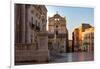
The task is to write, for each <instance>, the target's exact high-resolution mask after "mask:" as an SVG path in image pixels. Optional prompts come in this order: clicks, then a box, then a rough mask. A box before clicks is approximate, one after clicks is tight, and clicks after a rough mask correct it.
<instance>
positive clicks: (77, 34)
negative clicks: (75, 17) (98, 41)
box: [72, 23, 92, 51]
mask: <svg viewBox="0 0 100 69" xmlns="http://www.w3.org/2000/svg"><path fill="white" fill-rule="evenodd" d="M91 27H92V26H91V25H89V24H85V23H82V25H81V26H80V27H78V28H76V29H75V30H74V31H73V36H72V38H73V50H74V51H82V46H83V32H84V31H85V30H86V29H88V28H91Z"/></svg>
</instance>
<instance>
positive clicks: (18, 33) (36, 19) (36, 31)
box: [15, 4, 49, 63]
mask: <svg viewBox="0 0 100 69" xmlns="http://www.w3.org/2000/svg"><path fill="white" fill-rule="evenodd" d="M46 23H47V9H46V7H45V6H44V5H29V4H15V63H17V62H20V63H22V62H26V63H27V61H28V62H30V61H33V62H35V61H36V62H46V61H47V60H48V58H49V52H48V37H47V31H46ZM41 42H42V43H41ZM43 43H44V45H43ZM40 57H41V58H42V59H41V58H40Z"/></svg>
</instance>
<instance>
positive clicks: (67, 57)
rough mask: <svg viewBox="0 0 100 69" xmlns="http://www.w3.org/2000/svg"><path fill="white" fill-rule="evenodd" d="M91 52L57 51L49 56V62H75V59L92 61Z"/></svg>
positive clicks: (92, 55)
mask: <svg viewBox="0 0 100 69" xmlns="http://www.w3.org/2000/svg"><path fill="white" fill-rule="evenodd" d="M93 60H94V53H93V52H75V53H59V54H52V55H51V56H50V62H51V63H52V62H54V63H56V62H57V63H59V62H77V61H93Z"/></svg>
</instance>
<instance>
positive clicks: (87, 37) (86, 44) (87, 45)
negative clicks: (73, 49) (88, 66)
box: [82, 27, 94, 52]
mask: <svg viewBox="0 0 100 69" xmlns="http://www.w3.org/2000/svg"><path fill="white" fill-rule="evenodd" d="M82 50H84V51H88V52H91V51H94V28H93V27H92V28H89V29H86V30H85V32H84V33H83V47H82Z"/></svg>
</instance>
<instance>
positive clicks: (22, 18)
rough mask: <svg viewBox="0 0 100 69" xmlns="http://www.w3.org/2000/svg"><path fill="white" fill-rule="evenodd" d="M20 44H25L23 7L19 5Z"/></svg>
mask: <svg viewBox="0 0 100 69" xmlns="http://www.w3.org/2000/svg"><path fill="white" fill-rule="evenodd" d="M20 16H21V43H25V5H21V14H20Z"/></svg>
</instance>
